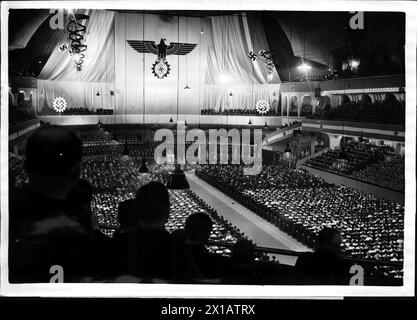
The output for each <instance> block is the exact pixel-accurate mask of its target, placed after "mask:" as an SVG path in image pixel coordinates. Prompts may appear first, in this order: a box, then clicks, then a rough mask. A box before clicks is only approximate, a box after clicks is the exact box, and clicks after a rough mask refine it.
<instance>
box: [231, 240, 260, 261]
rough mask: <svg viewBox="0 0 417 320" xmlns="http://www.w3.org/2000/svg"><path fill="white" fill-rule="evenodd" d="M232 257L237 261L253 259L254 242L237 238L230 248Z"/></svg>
mask: <svg viewBox="0 0 417 320" xmlns="http://www.w3.org/2000/svg"><path fill="white" fill-rule="evenodd" d="M232 259H233V260H234V261H236V262H238V263H250V262H252V261H254V259H255V246H254V244H253V243H252V242H250V241H249V240H246V239H241V240H238V241H237V242H236V243H235V244H234V245H233V248H232Z"/></svg>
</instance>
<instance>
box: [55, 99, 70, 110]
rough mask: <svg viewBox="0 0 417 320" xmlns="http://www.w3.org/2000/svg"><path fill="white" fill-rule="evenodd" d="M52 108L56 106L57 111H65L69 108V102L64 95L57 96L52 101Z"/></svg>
mask: <svg viewBox="0 0 417 320" xmlns="http://www.w3.org/2000/svg"><path fill="white" fill-rule="evenodd" d="M52 108H54V110H55V111H56V112H64V110H65V109H66V108H67V102H66V101H65V99H64V98H63V97H56V98H55V99H54V101H53V102H52Z"/></svg>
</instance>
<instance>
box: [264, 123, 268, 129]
mask: <svg viewBox="0 0 417 320" xmlns="http://www.w3.org/2000/svg"><path fill="white" fill-rule="evenodd" d="M264 129H265V130H268V124H267V123H266V121H265V125H264Z"/></svg>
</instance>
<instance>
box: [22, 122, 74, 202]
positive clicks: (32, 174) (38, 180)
mask: <svg viewBox="0 0 417 320" xmlns="http://www.w3.org/2000/svg"><path fill="white" fill-rule="evenodd" d="M81 155H82V142H81V140H80V139H79V138H78V137H77V135H76V134H75V133H74V132H72V131H71V130H69V129H68V128H66V127H63V126H43V127H41V128H39V129H37V130H36V131H35V132H34V133H33V134H32V135H31V136H30V137H29V138H28V140H27V146H26V160H25V169H26V171H27V173H28V176H29V184H30V185H31V186H32V187H33V188H34V189H35V190H36V191H39V192H41V193H43V194H45V195H47V196H49V197H52V198H57V199H65V198H66V197H67V195H68V193H69V192H70V190H71V189H72V187H73V185H74V184H75V182H76V181H77V179H78V176H79V173H80V163H81Z"/></svg>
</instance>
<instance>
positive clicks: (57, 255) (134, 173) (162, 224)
mask: <svg viewBox="0 0 417 320" xmlns="http://www.w3.org/2000/svg"><path fill="white" fill-rule="evenodd" d="M81 157H82V143H81V141H80V139H79V138H78V137H77V136H76V135H75V134H74V133H73V132H71V131H70V130H68V129H66V128H63V127H58V126H44V127H41V128H40V129H37V130H36V131H35V132H34V133H33V134H32V135H31V136H30V138H29V139H28V142H27V150H26V159H25V160H24V169H25V171H26V174H27V176H28V182H27V183H24V184H23V186H21V187H20V188H17V189H16V190H13V191H12V192H11V195H10V212H9V213H10V215H9V216H10V232H9V236H10V239H9V245H10V249H9V277H10V279H9V280H10V281H11V282H12V283H15V282H49V281H51V277H52V275H53V274H52V275H51V267H56V266H58V267H61V268H62V270H63V272H64V273H63V276H64V279H63V280H64V282H80V281H84V282H86V281H100V282H102V281H105V282H109V281H116V282H120V281H123V280H122V279H124V281H126V279H128V280H127V281H130V282H193V283H194V282H199V283H205V282H208V283H237V284H243V283H247V284H266V283H270V284H274V283H285V281H287V282H290V280H291V279H292V275H293V274H294V268H293V267H285V266H283V265H280V264H279V263H276V262H275V263H269V262H268V261H266V259H265V257H264V256H262V255H261V254H259V252H256V251H255V246H254V244H253V243H252V242H251V241H250V240H249V239H247V237H245V235H244V234H242V233H241V232H240V230H239V229H237V228H236V227H233V226H232V225H231V224H230V223H229V222H228V221H227V220H225V219H223V218H221V217H220V216H219V215H218V213H217V212H216V211H215V210H214V209H213V208H211V207H209V206H208V205H207V204H206V203H205V202H204V201H203V200H202V199H200V198H198V197H197V196H196V195H195V194H194V193H193V192H192V191H190V190H169V191H168V190H167V189H166V188H165V186H164V184H163V182H165V181H166V177H167V176H168V175H169V171H168V170H167V168H166V167H164V166H158V167H157V166H155V167H153V165H150V166H149V167H150V173H146V174H140V173H139V171H138V169H139V166H138V164H139V163H141V158H137V157H129V156H119V155H117V156H111V155H98V156H89V157H86V158H85V159H83V161H81ZM81 168H82V169H81ZM242 169H243V168H242V167H241V166H204V167H202V168H200V169H199V170H197V175H199V176H200V177H202V178H203V179H205V180H207V181H208V182H210V183H212V184H213V185H214V186H216V187H217V188H219V189H221V190H222V191H224V192H225V193H226V194H228V195H230V196H232V197H233V198H235V199H237V200H238V201H239V202H241V203H242V204H244V205H245V206H247V207H248V208H250V209H252V210H253V211H254V212H255V213H257V214H259V215H260V216H261V217H263V218H265V219H267V220H269V221H270V222H272V223H274V224H276V225H277V226H278V227H279V228H281V229H283V230H284V231H286V232H288V233H289V234H291V235H293V236H294V237H296V238H297V239H299V240H300V241H302V242H304V243H306V244H308V245H310V246H313V245H314V244H315V243H317V245H318V246H319V249H318V250H317V251H316V252H315V253H314V254H313V255H312V256H310V257H309V256H308V255H304V256H303V257H302V258H300V260H299V263H298V270H300V273H299V275H301V276H303V275H304V274H307V277H308V276H309V275H311V274H313V273H314V272H316V271H317V268H318V267H317V266H318V265H320V264H322V265H324V266H325V270H327V271H328V272H327V273H325V274H324V276H323V277H324V278H323V282H324V283H325V284H327V283H333V281H334V280H335V279H338V278H337V276H338V275H339V274H343V272H341V270H342V269H343V268H342V267H340V266H339V262H338V261H339V260H338V258H337V257H338V254H339V251H338V250H336V249H337V248H338V247H339V246H340V249H341V250H340V251H341V252H340V257H341V256H342V255H343V256H351V257H356V258H367V259H369V258H373V259H378V260H385V261H402V259H403V256H402V237H403V234H402V232H403V231H402V230H403V228H404V221H403V215H404V208H403V207H402V206H400V205H398V204H395V203H390V202H387V201H383V200H380V199H377V198H375V197H373V196H369V195H364V194H362V193H359V192H357V191H355V190H352V189H349V188H344V187H335V186H333V185H329V184H327V183H325V182H324V181H322V180H320V179H318V178H315V177H313V176H310V175H309V174H308V173H306V172H304V171H300V170H292V169H288V167H287V166H286V165H285V164H283V165H280V164H278V165H276V166H268V167H265V168H264V170H263V171H262V172H261V174H260V175H259V176H257V177H253V176H252V177H247V176H244V175H243V174H242ZM18 175H19V173H18ZM80 178H81V179H80ZM134 195H135V196H134ZM323 226H330V227H332V228H337V229H338V230H341V232H340V234H337V233H336V232H333V233H332V232H330V233H326V232H324V231H322V229H323ZM323 234H324V235H323ZM317 236H318V241H317V240H316V239H317ZM340 237H343V239H340ZM209 240H215V241H216V242H217V245H214V244H213V243H209ZM221 242H226V243H229V244H234V246H233V247H232V249H231V250H230V249H226V248H225V247H222V244H221ZM303 261H304V262H303ZM326 268H327V269H326ZM54 270H55V269H54ZM343 270H344V269H343ZM378 272H379V274H384V275H389V276H391V277H401V275H402V274H401V272H402V271H401V270H398V269H395V268H394V269H393V268H389V267H386V268H383V269H382V270H380V269H378V270H375V271H374V273H375V274H377V273H378ZM329 274H330V276H329ZM333 274H335V275H336V276H335V277H334V276H333ZM321 275H322V274H319V276H321ZM320 279H321V278H320ZM298 280H300V279H298ZM307 280H308V279H307ZM300 281H301V283H303V281H305V280H303V279H301V280H300ZM320 281H321V280H320ZM337 281H338V280H337ZM320 283H322V282H320Z"/></svg>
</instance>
